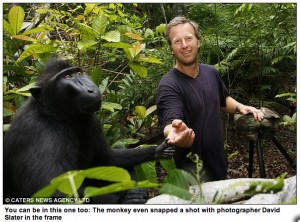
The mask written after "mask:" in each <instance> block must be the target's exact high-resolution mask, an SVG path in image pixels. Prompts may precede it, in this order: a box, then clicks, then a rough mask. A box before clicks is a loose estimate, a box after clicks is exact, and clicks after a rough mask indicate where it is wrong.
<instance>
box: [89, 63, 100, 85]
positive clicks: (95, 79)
mask: <svg viewBox="0 0 300 222" xmlns="http://www.w3.org/2000/svg"><path fill="white" fill-rule="evenodd" d="M91 78H92V80H93V82H94V83H95V84H96V85H97V86H99V85H100V84H101V81H102V68H101V66H95V67H94V69H93V71H92V74H91Z"/></svg>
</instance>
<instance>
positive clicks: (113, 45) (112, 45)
mask: <svg viewBox="0 0 300 222" xmlns="http://www.w3.org/2000/svg"><path fill="white" fill-rule="evenodd" d="M102 46H103V47H108V48H116V49H129V48H131V47H132V45H130V44H128V43H124V42H112V43H104V44H102Z"/></svg>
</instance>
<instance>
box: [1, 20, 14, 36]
mask: <svg viewBox="0 0 300 222" xmlns="http://www.w3.org/2000/svg"><path fill="white" fill-rule="evenodd" d="M3 30H4V31H5V32H7V33H8V34H9V35H14V34H15V33H14V31H13V29H12V27H11V25H10V24H9V23H8V22H7V21H6V20H5V19H4V20H3Z"/></svg>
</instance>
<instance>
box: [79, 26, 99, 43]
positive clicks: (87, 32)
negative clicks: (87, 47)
mask: <svg viewBox="0 0 300 222" xmlns="http://www.w3.org/2000/svg"><path fill="white" fill-rule="evenodd" d="M77 27H78V29H79V31H80V33H81V35H82V39H84V40H95V38H96V30H94V29H93V28H91V27H89V26H87V25H85V24H82V23H77Z"/></svg>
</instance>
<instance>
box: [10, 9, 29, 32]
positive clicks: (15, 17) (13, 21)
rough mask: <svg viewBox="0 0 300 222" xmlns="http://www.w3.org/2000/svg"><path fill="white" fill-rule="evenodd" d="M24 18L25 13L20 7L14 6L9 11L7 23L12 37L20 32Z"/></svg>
mask: <svg viewBox="0 0 300 222" xmlns="http://www.w3.org/2000/svg"><path fill="white" fill-rule="evenodd" d="M24 18H25V12H24V9H23V8H22V7H21V6H14V7H12V8H11V9H10V11H9V13H8V22H9V23H10V26H11V28H12V31H13V35H16V34H18V33H19V31H20V30H21V27H22V24H23V22H24Z"/></svg>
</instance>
